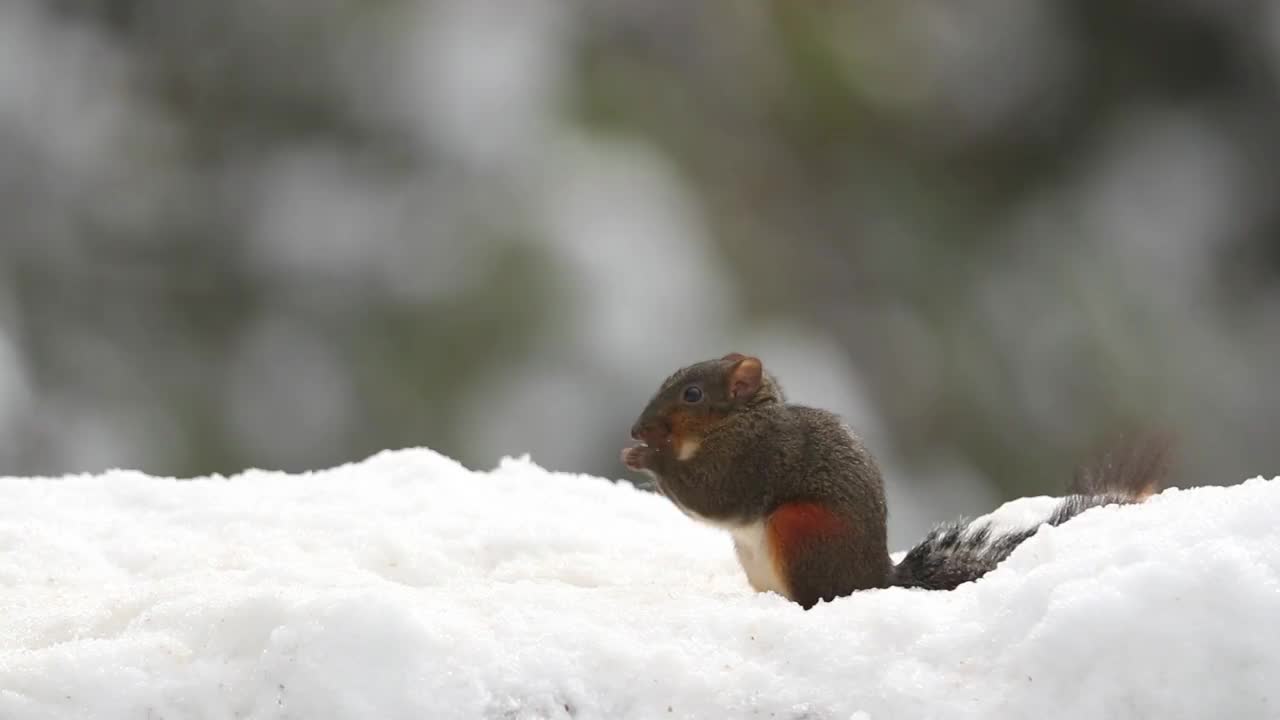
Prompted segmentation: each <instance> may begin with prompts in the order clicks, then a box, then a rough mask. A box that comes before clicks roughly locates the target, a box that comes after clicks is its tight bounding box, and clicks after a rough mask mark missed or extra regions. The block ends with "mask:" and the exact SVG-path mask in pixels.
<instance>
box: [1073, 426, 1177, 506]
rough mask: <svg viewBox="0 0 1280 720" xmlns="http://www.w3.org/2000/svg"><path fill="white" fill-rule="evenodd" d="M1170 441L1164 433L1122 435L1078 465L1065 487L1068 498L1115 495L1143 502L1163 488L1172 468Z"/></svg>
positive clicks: (1167, 434) (1168, 436)
mask: <svg viewBox="0 0 1280 720" xmlns="http://www.w3.org/2000/svg"><path fill="white" fill-rule="evenodd" d="M1172 451H1173V438H1172V436H1171V435H1170V434H1169V433H1168V432H1164V431H1147V432H1142V433H1131V434H1128V435H1122V436H1120V438H1119V439H1118V440H1117V441H1115V442H1114V443H1112V444H1111V445H1108V446H1106V447H1104V448H1103V450H1102V451H1101V452H1099V453H1098V454H1097V457H1096V458H1095V459H1094V460H1093V461H1092V462H1090V463H1087V464H1085V465H1082V466H1080V467H1079V468H1078V469H1077V470H1076V474H1075V477H1074V478H1072V480H1071V482H1070V483H1069V484H1068V485H1067V492H1068V493H1070V494H1072V495H1118V496H1120V497H1124V498H1128V499H1129V500H1131V501H1141V500H1145V499H1146V498H1147V497H1149V496H1151V495H1154V494H1156V493H1158V492H1160V491H1161V490H1162V489H1164V486H1165V483H1166V482H1168V478H1169V469H1170V467H1171V465H1172V462H1171V460H1172V455H1173V452H1172Z"/></svg>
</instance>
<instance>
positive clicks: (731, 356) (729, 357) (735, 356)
mask: <svg viewBox="0 0 1280 720" xmlns="http://www.w3.org/2000/svg"><path fill="white" fill-rule="evenodd" d="M720 359H721V360H727V361H729V362H738V361H739V360H746V359H747V356H746V355H743V354H742V353H729V354H728V355H725V356H724V357H722V358H720Z"/></svg>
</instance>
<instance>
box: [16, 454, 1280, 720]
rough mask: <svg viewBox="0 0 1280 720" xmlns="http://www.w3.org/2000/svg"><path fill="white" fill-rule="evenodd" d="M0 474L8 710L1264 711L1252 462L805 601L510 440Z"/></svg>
mask: <svg viewBox="0 0 1280 720" xmlns="http://www.w3.org/2000/svg"><path fill="white" fill-rule="evenodd" d="M0 492H2V497H3V499H4V500H3V503H0V718H3V720H26V719H28V718H30V719H33V720H34V719H39V718H105V719H111V718H131V719H136V720H145V719H148V718H150V719H160V718H298V719H307V720H310V719H323V718H362V719H363V718H370V719H374V718H376V719H379V720H382V719H392V718H414V719H420V718H543V717H547V718H570V717H574V718H666V717H700V718H723V717H759V718H770V717H774V718H815V719H816V718H841V719H848V718H860V719H866V718H933V717H945V718H969V717H972V718H1006V717H1007V718H1030V717H1037V718H1038V717H1049V718H1053V717H1061V718H1078V717H1087V718H1104V717H1153V718H1156V717H1158V718H1205V717H1230V718H1263V717H1277V716H1280V681H1278V680H1277V678H1280V532H1278V531H1277V522H1276V518H1277V517H1280V482H1276V481H1272V482H1265V481H1262V480H1252V481H1249V482H1247V483H1245V484H1243V485H1240V486H1236V487H1231V488H1216V487H1213V488H1203V489H1196V490H1184V491H1176V490H1171V491H1167V492H1165V493H1164V494H1162V495H1160V496H1157V497H1155V498H1153V499H1151V500H1150V501H1149V502H1148V503H1147V504H1146V505H1144V506H1138V507H1123V508H1122V507H1108V508H1099V509H1095V510H1091V511H1089V512H1087V513H1085V514H1084V515H1082V516H1081V517H1079V518H1077V519H1075V520H1073V521H1071V522H1069V523H1067V524H1066V525H1064V526H1062V527H1059V528H1045V529H1042V531H1041V532H1040V533H1038V534H1037V535H1036V536H1035V537H1034V538H1032V539H1031V540H1030V541H1028V542H1027V543H1026V544H1025V545H1023V547H1022V548H1020V549H1019V550H1018V551H1017V552H1016V553H1015V554H1014V555H1013V556H1012V557H1011V558H1010V559H1009V560H1008V561H1007V562H1006V563H1005V564H1004V565H1003V566H1001V567H1000V568H999V569H997V570H996V571H995V572H993V573H992V574H990V575H989V576H987V577H986V578H984V579H983V580H981V581H979V582H977V583H971V584H969V585H966V586H962V587H961V588H960V589H958V590H956V591H954V592H950V593H930V592H925V591H909V590H903V589H890V590H883V591H872V592H865V593H860V594H857V595H855V596H853V597H849V598H843V599H840V600H837V601H836V602H834V603H829V604H823V605H819V606H818V607H817V608H815V609H813V610H811V611H809V612H804V611H802V610H801V609H800V608H799V607H797V606H795V605H793V604H790V603H788V602H786V601H784V600H783V599H782V598H780V597H777V596H774V595H760V594H755V593H752V592H751V591H750V590H749V589H748V588H747V585H746V582H745V581H744V579H743V577H742V574H741V571H740V570H739V569H738V567H737V565H736V563H735V561H734V559H733V554H732V550H731V547H730V542H729V539H728V538H727V536H725V535H724V534H722V533H720V532H718V531H715V530H711V529H708V528H704V527H700V526H698V525H696V524H694V523H693V522H692V521H690V520H688V519H687V518H685V517H684V516H683V515H681V514H680V513H679V512H677V511H676V510H675V509H673V508H672V507H670V506H669V505H668V504H667V502H666V501H665V500H663V499H662V498H659V497H656V496H653V495H649V494H646V493H643V492H640V491H637V490H635V489H633V488H631V487H630V486H628V485H626V484H620V485H615V484H611V483H607V482H604V481H601V480H599V479H596V478H588V477H581V476H572V475H564V474H553V473H548V472H545V471H543V470H541V469H539V468H537V467H536V466H534V465H533V464H531V463H529V462H527V461H504V462H503V463H502V464H501V466H500V467H499V468H498V469H496V470H495V471H493V472H491V473H480V472H471V471H468V470H466V469H464V468H463V467H461V466H460V465H458V464H456V463H454V462H453V461H451V460H449V459H447V458H444V457H441V456H439V455H437V454H435V453H432V452H430V451H425V450H411V451H399V452H387V453H383V454H380V455H378V456H375V457H373V458H371V459H369V460H367V461H365V462H363V463H360V464H356V465H349V466H345V467H341V468H336V469H333V470H329V471H325V472H318V473H313V474H307V475H298V476H289V475H283V474H276V473H266V472H257V471H253V472H247V473H245V474H243V475H239V476H236V477H234V478H231V479H222V478H207V479H198V480H191V481H182V482H178V481H173V480H171V479H158V478H151V477H147V476H144V475H141V474H139V473H133V472H110V473H107V474H105V475H101V476H93V477H90V476H82V477H71V478H63V479H57V480H50V479H5V480H0ZM1033 505H1034V503H1033ZM1027 507H1030V506H1028V505H1026V504H1025V503H1024V510H1025V509H1026V508H1027ZM1014 514H1015V515H1016V514H1017V513H1014Z"/></svg>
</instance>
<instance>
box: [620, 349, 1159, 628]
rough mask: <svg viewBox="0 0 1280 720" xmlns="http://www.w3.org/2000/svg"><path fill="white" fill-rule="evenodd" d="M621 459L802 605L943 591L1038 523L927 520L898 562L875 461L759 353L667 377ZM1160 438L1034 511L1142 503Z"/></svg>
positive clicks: (760, 583) (1085, 473)
mask: <svg viewBox="0 0 1280 720" xmlns="http://www.w3.org/2000/svg"><path fill="white" fill-rule="evenodd" d="M631 437H632V439H633V440H636V441H638V444H636V445H633V446H630V447H627V448H624V449H623V451H622V455H621V459H622V462H623V464H624V465H626V467H627V468H629V469H631V470H635V471H642V472H646V473H648V474H650V475H651V476H652V477H653V478H654V480H655V484H656V487H657V490H658V491H659V492H661V493H662V494H663V495H665V496H666V497H667V498H668V499H669V500H670V501H671V502H672V503H673V504H674V505H675V506H676V507H677V508H678V509H680V510H681V511H682V512H684V513H685V514H686V515H689V516H690V517H692V518H693V519H695V520H698V521H701V522H704V523H707V524H710V525H713V526H716V527H719V528H723V529H725V530H727V531H728V532H729V534H730V535H731V536H732V537H733V544H734V549H735V551H736V553H737V557H738V561H739V563H740V564H741V566H742V569H743V570H744V571H745V573H746V576H747V581H748V583H749V584H750V585H751V587H753V588H754V589H755V590H757V591H759V592H767V591H772V592H776V593H778V594H779V595H782V596H784V597H786V598H787V599H789V600H791V601H793V602H796V603H798V604H799V605H800V606H802V607H803V608H804V609H806V610H807V609H809V608H811V607H813V606H814V605H816V604H817V603H818V602H819V601H831V600H834V599H835V598H837V597H843V596H846V595H850V594H852V593H854V592H856V591H858V590H868V589H873V588H884V587H889V586H903V587H917V588H926V589H933V590H950V589H954V588H955V587H957V586H959V585H960V584H962V583H965V582H968V581H970V580H975V579H977V578H979V577H981V576H982V575H984V574H986V573H987V572H989V571H990V570H992V569H993V568H995V566H996V565H997V564H999V563H1000V562H1001V561H1002V560H1004V559H1005V558H1006V557H1008V556H1009V554H1010V553H1011V552H1013V550H1014V548H1016V547H1017V546H1018V545H1019V544H1020V543H1022V542H1023V541H1024V540H1026V539H1027V538H1029V537H1031V536H1032V535H1033V534H1035V532H1036V530H1037V528H1029V529H1026V530H1020V531H1016V532H1009V533H1005V534H995V533H993V532H992V530H991V529H990V528H989V527H987V526H982V527H974V526H971V525H970V523H969V522H968V521H965V520H961V521H958V522H954V523H949V524H945V525H942V526H939V527H938V528H935V529H934V530H933V531H932V532H930V533H929V534H928V536H926V538H925V539H924V540H923V541H922V542H921V543H920V544H918V545H917V546H916V547H914V548H913V549H911V550H910V551H908V552H907V553H906V555H905V556H904V557H903V558H902V560H901V562H899V563H897V564H896V565H895V564H894V562H893V561H892V560H891V558H890V556H889V550H888V539H887V525H886V519H887V507H886V503H885V493H884V481H883V479H882V478H881V474H880V469H879V467H878V466H877V465H876V462H875V460H874V458H872V456H871V453H870V452H868V450H867V449H866V447H865V446H864V445H863V444H862V441H861V440H860V439H859V438H858V437H857V436H856V435H855V434H854V433H853V431H852V430H851V429H850V428H849V427H848V426H847V425H845V424H844V423H843V422H842V421H841V420H840V418H839V417H838V416H837V415H835V414H834V413H830V412H827V411H825V410H820V409H816V408H810V407H805V406H802V405H795V404H790V403H788V402H787V401H786V399H785V398H784V396H783V393H782V389H781V387H780V386H779V384H778V382H777V380H776V379H775V378H774V377H773V376H772V375H771V374H769V373H766V372H765V371H764V365H763V363H762V362H761V361H760V360H759V359H758V358H755V357H749V356H746V355H742V354H740V353H732V354H729V355H726V356H724V357H722V358H719V359H715V360H707V361H704V362H699V363H696V364H694V365H690V366H688V367H685V368H682V369H680V370H678V371H676V372H675V373H674V374H672V375H671V376H670V377H668V378H667V379H666V380H665V381H663V383H662V385H661V386H660V388H659V390H658V392H657V393H656V394H655V395H654V396H653V398H652V399H651V400H650V401H649V403H648V405H647V406H646V407H645V409H644V411H643V412H642V413H641V414H640V417H639V419H637V420H636V422H635V424H634V425H633V426H632V428H631ZM1167 448H1168V446H1167V444H1166V443H1164V442H1163V441H1162V439H1152V440H1151V441H1149V442H1139V443H1134V444H1131V445H1129V446H1127V447H1125V448H1121V449H1120V450H1118V451H1115V450H1113V451H1112V452H1109V453H1107V454H1105V455H1104V456H1102V458H1101V459H1100V461H1099V462H1097V463H1096V464H1095V465H1093V466H1089V467H1086V468H1085V469H1084V470H1082V471H1080V472H1078V473H1077V474H1076V476H1075V478H1074V479H1073V481H1072V482H1071V483H1070V484H1069V486H1068V492H1069V493H1070V494H1069V495H1068V496H1067V497H1065V498H1063V499H1062V500H1061V501H1060V502H1059V503H1058V505H1057V507H1056V509H1055V510H1054V511H1053V513H1052V514H1051V515H1050V517H1048V518H1047V519H1046V520H1045V521H1044V522H1046V523H1048V524H1049V525H1059V524H1061V523H1064V522H1066V521H1067V520H1069V519H1071V518H1072V517H1075V516H1076V515H1078V514H1080V513H1081V512H1083V511H1084V510H1086V509H1088V508H1091V507H1095V506H1099V505H1107V504H1112V503H1136V502H1141V501H1142V500H1144V499H1145V498H1146V497H1147V496H1149V495H1151V494H1153V493H1154V492H1156V491H1157V490H1159V488H1160V487H1161V485H1162V483H1163V482H1164V476H1165V474H1166V473H1167V470H1168V467H1167Z"/></svg>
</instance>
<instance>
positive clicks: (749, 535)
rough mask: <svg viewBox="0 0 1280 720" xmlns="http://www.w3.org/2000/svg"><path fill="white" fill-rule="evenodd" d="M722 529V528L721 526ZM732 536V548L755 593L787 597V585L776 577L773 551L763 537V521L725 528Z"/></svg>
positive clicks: (778, 576) (776, 571)
mask: <svg viewBox="0 0 1280 720" xmlns="http://www.w3.org/2000/svg"><path fill="white" fill-rule="evenodd" d="M722 527H724V526H722ZM725 529H726V530H728V531H729V534H730V535H732V536H733V547H734V549H735V550H737V552H738V562H739V563H741V564H742V569H743V570H745V571H746V573H747V582H749V583H751V587H753V588H755V589H756V591H757V592H776V593H778V594H779V595H782V596H783V597H786V596H787V585H786V583H785V582H783V580H782V577H781V576H780V575H778V570H777V566H776V565H775V563H774V558H773V550H772V549H771V548H770V547H769V543H768V542H767V540H766V537H765V532H766V530H765V526H764V522H763V521H757V522H754V523H751V524H749V525H736V526H732V527H725Z"/></svg>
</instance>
